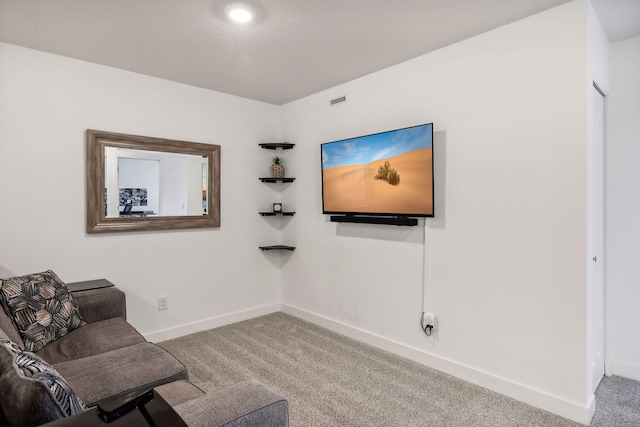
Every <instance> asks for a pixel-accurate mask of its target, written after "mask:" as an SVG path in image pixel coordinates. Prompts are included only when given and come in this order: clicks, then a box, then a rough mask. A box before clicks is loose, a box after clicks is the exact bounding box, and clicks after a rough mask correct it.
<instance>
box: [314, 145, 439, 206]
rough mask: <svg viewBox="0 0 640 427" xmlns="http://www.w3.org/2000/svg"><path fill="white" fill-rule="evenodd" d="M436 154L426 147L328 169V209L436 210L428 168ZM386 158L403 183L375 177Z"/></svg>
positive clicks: (326, 188) (326, 175)
mask: <svg viewBox="0 0 640 427" xmlns="http://www.w3.org/2000/svg"><path fill="white" fill-rule="evenodd" d="M432 155H433V151H432V149H431V148H422V149H419V150H414V151H410V152H408V153H405V154H401V155H399V156H396V157H391V158H388V159H382V160H376V161H375V162H371V163H369V164H367V165H355V166H340V167H336V168H331V169H327V170H325V171H324V180H323V181H324V188H323V191H324V200H325V203H324V209H325V211H334V212H370V213H389V212H401V213H403V214H425V213H433V204H432V202H431V201H432V199H433V198H432V192H433V186H432V184H431V176H432V174H431V168H430V167H429V168H425V165H431V164H432V163H431V157H432ZM385 161H389V163H390V164H391V168H392V169H395V170H397V171H398V175H400V184H399V185H391V184H389V183H388V182H387V181H384V180H381V179H376V178H374V177H375V176H376V174H377V173H378V169H379V168H380V166H382V165H383V164H384V162H385Z"/></svg>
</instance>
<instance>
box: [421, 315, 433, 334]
mask: <svg viewBox="0 0 640 427" xmlns="http://www.w3.org/2000/svg"><path fill="white" fill-rule="evenodd" d="M422 326H423V327H425V328H426V327H428V326H431V330H434V329H435V328H436V315H435V314H434V313H430V312H427V311H425V312H424V313H422Z"/></svg>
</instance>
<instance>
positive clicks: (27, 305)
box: [0, 270, 86, 351]
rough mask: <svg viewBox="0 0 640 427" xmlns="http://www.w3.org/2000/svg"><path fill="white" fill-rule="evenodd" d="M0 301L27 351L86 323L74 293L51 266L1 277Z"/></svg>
mask: <svg viewBox="0 0 640 427" xmlns="http://www.w3.org/2000/svg"><path fill="white" fill-rule="evenodd" d="M0 301H1V302H2V305H3V307H4V309H5V312H6V313H7V314H9V315H10V316H11V318H12V320H13V323H14V325H15V327H16V329H17V330H18V332H19V333H20V336H21V337H22V341H23V342H24V348H25V349H26V350H28V351H37V350H39V349H41V348H42V347H44V346H45V345H47V344H48V343H50V342H52V341H55V340H56V339H57V338H59V337H62V336H64V335H66V334H67V333H69V332H71V331H72V330H74V329H76V328H79V327H80V326H83V325H85V324H86V322H84V320H82V317H81V316H80V312H79V311H78V305H77V304H76V302H75V300H74V298H73V295H71V293H69V290H68V289H67V287H66V285H65V284H64V283H63V282H62V281H61V280H60V278H59V277H58V276H57V275H56V274H55V273H54V272H53V271H51V270H47V271H44V272H42V273H35V274H29V275H26V276H21V277H10V278H8V279H2V280H0Z"/></svg>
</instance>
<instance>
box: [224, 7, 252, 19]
mask: <svg viewBox="0 0 640 427" xmlns="http://www.w3.org/2000/svg"><path fill="white" fill-rule="evenodd" d="M224 12H225V13H226V14H227V16H228V17H229V18H231V20H232V21H234V22H239V23H242V24H244V23H247V22H250V21H252V20H253V17H254V16H255V11H254V10H253V8H251V7H250V6H247V5H246V4H241V3H234V4H230V5H229V6H227V7H226V8H225V9H224Z"/></svg>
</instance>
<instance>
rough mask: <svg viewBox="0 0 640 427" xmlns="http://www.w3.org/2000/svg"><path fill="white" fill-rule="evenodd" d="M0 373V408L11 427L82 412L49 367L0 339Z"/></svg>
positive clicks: (30, 354)
mask: <svg viewBox="0 0 640 427" xmlns="http://www.w3.org/2000/svg"><path fill="white" fill-rule="evenodd" d="M0 372H2V375H0V395H2V396H3V399H2V400H0V406H1V407H2V412H3V413H4V415H5V417H6V418H7V420H8V421H9V422H10V423H11V425H40V424H44V423H47V422H49V421H53V420H56V419H60V418H63V417H67V416H70V415H75V414H78V413H80V412H83V411H84V410H85V409H86V408H85V406H84V404H83V403H82V401H81V400H80V398H79V397H78V396H76V395H75V393H74V392H73V390H72V389H71V387H70V386H69V384H68V383H67V382H66V380H65V379H64V378H62V376H60V374H59V373H58V372H57V371H56V370H55V369H53V368H52V367H51V365H49V364H48V363H47V362H45V361H44V360H42V359H41V358H40V357H39V356H37V355H36V354H33V353H30V352H28V351H22V350H21V349H20V348H19V347H18V346H17V345H16V344H15V343H13V342H12V341H10V340H8V339H0ZM8 396H11V398H7V399H5V398H4V397H8Z"/></svg>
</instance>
